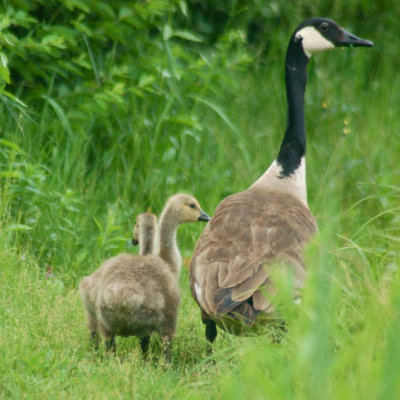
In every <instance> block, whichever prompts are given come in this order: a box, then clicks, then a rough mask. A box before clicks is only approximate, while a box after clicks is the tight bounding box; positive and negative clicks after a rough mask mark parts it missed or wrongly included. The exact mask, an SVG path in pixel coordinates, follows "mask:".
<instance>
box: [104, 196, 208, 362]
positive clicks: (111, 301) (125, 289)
mask: <svg viewBox="0 0 400 400" xmlns="http://www.w3.org/2000/svg"><path fill="white" fill-rule="evenodd" d="M209 219H210V217H209V216H208V215H207V214H206V213H205V212H204V211H203V210H202V209H201V207H200V205H199V203H198V201H197V200H196V199H195V198H193V197H192V196H188V195H185V194H177V195H175V196H173V197H171V198H170V199H169V201H168V202H167V204H166V206H165V208H164V210H163V212H162V215H161V219H160V240H159V254H158V256H154V255H143V256H140V255H139V256H132V255H127V254H121V255H119V256H117V257H115V258H113V259H111V260H108V261H106V263H107V267H106V268H104V272H103V273H102V274H101V278H100V281H99V290H98V296H97V302H96V317H97V321H98V328H99V331H100V333H101V335H102V336H103V337H104V338H105V340H106V344H107V348H109V349H112V350H113V351H116V344H115V336H138V337H139V338H140V346H141V349H142V353H143V355H144V356H146V354H147V351H148V348H149V341H150V335H151V333H152V332H153V331H156V332H158V333H159V335H160V336H161V337H162V340H163V348H164V354H165V359H166V360H167V361H169V360H170V348H171V343H172V339H173V337H174V334H175V329H176V320H177V311H178V306H179V304H180V292H179V287H178V277H179V271H180V267H181V261H182V260H181V256H180V253H179V249H178V247H177V243H176V231H177V228H178V226H179V225H180V224H182V223H186V222H194V221H208V220H209ZM139 231H140V227H139ZM139 245H140V246H141V247H142V244H141V243H140V236H139Z"/></svg>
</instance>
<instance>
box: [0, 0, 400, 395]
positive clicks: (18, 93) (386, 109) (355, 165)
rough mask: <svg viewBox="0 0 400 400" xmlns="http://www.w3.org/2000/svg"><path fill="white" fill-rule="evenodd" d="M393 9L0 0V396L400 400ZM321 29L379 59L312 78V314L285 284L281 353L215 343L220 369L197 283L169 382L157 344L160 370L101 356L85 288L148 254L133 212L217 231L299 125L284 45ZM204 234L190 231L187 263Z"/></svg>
mask: <svg viewBox="0 0 400 400" xmlns="http://www.w3.org/2000/svg"><path fill="white" fill-rule="evenodd" d="M216 3H217V4H216ZM396 6H397V3H396V2H395V1H394V0H387V1H380V2H371V1H367V0H363V1H359V2H351V1H344V0H338V1H335V2H334V4H329V3H328V2H323V1H319V0H318V1H313V2H310V1H306V0H300V1H287V2H279V1H272V2H265V1H261V0H248V1H244V0H242V1H231V2H211V1H208V0H207V1H205V0H202V1H200V0H187V1H185V0H174V1H168V0H151V1H135V2H132V1H116V0H115V1H114V0H112V1H106V0H100V1H92V0H82V1H74V0H57V1H51V2H42V1H37V0H35V1H30V0H14V1H3V2H2V4H1V5H0V17H1V18H0V21H1V22H0V100H1V102H0V108H1V113H0V263H1V268H0V282H1V291H0V304H1V306H0V397H1V398H30V399H32V398H40V399H47V398H48V399H50V398H51V399H54V398H85V399H87V398H96V399H102V398H104V399H109V398H132V397H134V398H137V399H150V398H154V399H158V398H174V399H175V398H190V399H192V398H193V399H197V398H198V399H203V398H221V399H243V398H251V399H307V400H308V399H381V398H382V399H397V398H399V397H400V381H399V379H398V376H399V374H400V346H399V344H398V337H399V335H400V325H399V320H400V318H399V317H400V315H399V314H400V297H399V293H400V290H399V289H400V276H399V271H398V268H399V265H400V202H399V199H400V186H399V175H400V164H399V161H398V154H400V140H399V136H400V131H399V126H400V117H399V113H398V112H397V108H398V107H397V106H398V104H399V102H400V94H399V91H398V90H397V88H398V87H399V86H400V76H399V74H398V70H399V67H400V65H399V60H400V50H399V48H398V44H397V43H398V40H397V38H398V37H399V35H400V27H399V25H398V18H397V15H396V13H395V10H396V9H397V8H396ZM315 15H323V16H328V17H331V18H333V19H335V20H336V21H337V22H339V23H340V24H342V25H343V26H344V27H345V28H346V29H349V30H350V31H352V32H354V33H356V34H357V35H360V36H361V37H365V38H368V39H371V40H373V41H374V42H375V46H374V47H373V48H371V49H345V50H343V51H339V50H336V51H332V52H330V53H327V54H323V55H320V56H316V57H315V58H314V59H313V60H312V61H311V62H310V66H309V80H308V87H307V93H306V123H307V130H308V147H307V169H308V173H307V184H308V196H309V205H310V208H311V210H312V211H313V212H314V214H315V215H316V217H317V221H318V224H319V227H320V234H319V235H318V237H316V238H315V239H314V241H313V243H311V244H310V246H309V248H308V251H307V260H308V263H307V265H308V269H309V277H308V280H307V285H306V288H305V291H304V299H303V302H302V304H301V305H300V306H294V305H291V303H290V302H288V301H286V300H287V299H286V293H287V290H286V289H287V287H286V285H285V281H282V282H281V291H280V293H281V294H282V299H281V301H282V304H285V307H283V308H282V313H283V315H284V316H285V318H286V319H287V321H288V333H287V335H286V336H285V337H284V338H283V340H282V342H281V343H280V344H274V343H272V342H271V340H270V339H269V337H268V334H266V335H263V336H259V337H247V338H240V337H232V336H229V335H227V334H224V333H222V332H220V333H219V335H218V338H217V341H216V346H215V351H214V353H213V356H212V357H211V359H212V360H214V361H215V362H212V360H210V357H207V355H206V351H205V349H206V343H205V339H204V328H203V325H202V323H201V319H200V313H199V311H198V309H197V306H196V305H195V303H194V301H193V300H192V298H191V295H190V292H189V289H188V276H187V270H186V269H185V268H184V269H183V272H182V276H181V280H180V283H181V288H182V297H183V299H182V307H181V309H180V312H179V320H178V331H177V337H176V340H175V343H174V348H173V355H172V358H173V360H172V363H171V365H170V366H166V365H164V363H163V362H162V357H159V355H160V354H161V352H160V342H159V340H158V339H157V338H156V337H154V338H152V345H151V353H152V355H153V359H152V360H151V361H149V362H147V363H146V362H143V361H142V360H141V357H140V353H139V344H138V341H137V339H134V338H130V339H126V340H124V339H120V340H118V346H119V350H118V356H117V357H110V356H108V355H107V354H105V352H104V350H103V349H100V351H99V352H98V353H96V352H94V351H93V350H92V349H90V347H89V345H88V332H87V330H86V326H85V315H84V310H83V306H82V304H81V302H80V299H79V296H78V293H77V285H78V282H79V281H80V279H81V278H82V277H83V276H84V275H86V274H88V273H90V272H91V271H93V270H94V269H95V268H97V267H98V266H99V265H100V263H101V262H102V261H103V260H104V259H106V258H107V257H110V256H112V255H114V254H117V253H119V252H121V251H128V252H134V250H132V249H131V248H130V247H129V246H128V244H127V242H128V239H130V236H131V229H132V226H133V221H134V218H135V215H136V214H137V213H139V212H142V211H143V210H146V209H147V208H149V207H151V209H152V210H153V212H155V213H159V212H160V210H161V208H162V205H163V203H164V202H165V200H166V198H167V197H168V196H170V195H172V194H174V193H176V192H178V191H185V192H188V193H191V194H193V195H195V196H196V197H197V198H198V199H199V201H200V203H201V204H202V207H203V208H204V210H205V211H207V212H208V213H209V214H211V215H212V213H213V210H214V209H215V207H216V205H217V204H218V202H219V201H220V200H221V199H222V198H224V197H225V196H227V195H229V194H231V193H234V192H237V191H240V190H242V189H245V188H246V187H248V185H250V184H251V183H252V182H253V181H254V180H255V179H256V178H257V177H258V176H259V175H260V174H261V173H262V172H263V171H264V170H265V168H266V167H267V166H268V165H269V164H270V162H271V161H272V160H273V159H274V157H275V156H276V154H277V150H278V146H279V143H280V140H281V138H282V135H283V132H284V127H285V119H286V102H285V90H284V81H283V59H284V54H285V51H286V46H287V41H288V38H289V36H290V34H291V33H292V30H293V29H294V28H295V27H296V26H297V24H298V23H300V22H301V21H302V20H303V19H305V18H307V17H309V16H315ZM202 228H203V225H202V224H193V225H190V226H185V227H182V228H181V230H180V231H179V242H180V245H181V249H182V253H183V256H184V257H185V259H186V261H187V259H188V258H189V257H190V255H191V252H192V250H193V247H194V245H195V242H196V240H197V237H198V235H199V234H200V232H201V229H202ZM186 264H187V262H186ZM50 270H51V271H52V273H51V274H49V273H48V272H49V271H50ZM285 299H286V300H285ZM267 333H268V332H267ZM159 358H160V359H161V361H159V360H158V359H159Z"/></svg>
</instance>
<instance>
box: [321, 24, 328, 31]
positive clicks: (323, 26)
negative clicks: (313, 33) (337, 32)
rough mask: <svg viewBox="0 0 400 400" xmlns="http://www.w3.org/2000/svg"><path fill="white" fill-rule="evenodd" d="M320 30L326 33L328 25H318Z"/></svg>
mask: <svg viewBox="0 0 400 400" xmlns="http://www.w3.org/2000/svg"><path fill="white" fill-rule="evenodd" d="M320 28H321V31H322V32H326V31H327V30H328V29H329V24H328V23H327V22H323V23H322V24H321V25H320Z"/></svg>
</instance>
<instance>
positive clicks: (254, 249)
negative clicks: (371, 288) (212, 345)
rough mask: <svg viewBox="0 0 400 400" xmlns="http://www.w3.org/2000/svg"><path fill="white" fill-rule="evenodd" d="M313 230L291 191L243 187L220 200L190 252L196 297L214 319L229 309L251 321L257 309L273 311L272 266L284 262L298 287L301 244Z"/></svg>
mask: <svg viewBox="0 0 400 400" xmlns="http://www.w3.org/2000/svg"><path fill="white" fill-rule="evenodd" d="M317 229H318V228H317V225H316V222H315V219H314V217H313V215H312V214H311V212H310V211H309V209H308V208H307V207H305V206H304V205H303V204H302V203H301V202H300V201H299V200H297V199H296V198H295V197H293V196H291V195H283V194H280V193H260V192H259V191H256V190H251V189H249V190H247V191H245V192H242V193H238V194H235V195H233V196H230V197H228V198H226V199H225V200H223V201H222V202H221V203H220V205H219V206H218V208H217V210H216V212H215V216H214V217H213V218H212V220H211V221H210V222H209V223H208V225H207V226H206V228H205V229H204V231H203V233H202V235H201V237H200V239H199V241H198V243H197V246H196V249H195V251H194V254H193V258H192V262H191V266H190V275H191V287H192V293H193V295H194V297H195V299H196V301H197V302H198V303H199V305H200V307H201V308H202V309H203V310H204V311H205V312H206V313H207V314H209V315H210V316H213V317H214V318H218V317H220V316H221V315H224V314H227V313H230V314H233V315H235V316H236V317H237V318H239V319H241V320H242V321H243V322H245V323H248V324H249V325H250V324H252V323H253V322H254V318H255V317H256V315H257V314H258V313H259V312H260V311H265V312H271V311H273V305H272V304H271V298H273V297H274V295H275V291H276V290H275V288H274V287H273V285H272V282H271V276H272V274H273V271H274V269H276V268H282V265H285V266H289V268H290V269H291V270H292V271H293V274H294V278H295V287H301V285H302V282H303V278H304V275H305V271H304V265H303V260H302V249H303V244H304V242H306V241H308V240H309V239H310V237H311V236H312V234H313V233H314V232H315V231H316V230H317Z"/></svg>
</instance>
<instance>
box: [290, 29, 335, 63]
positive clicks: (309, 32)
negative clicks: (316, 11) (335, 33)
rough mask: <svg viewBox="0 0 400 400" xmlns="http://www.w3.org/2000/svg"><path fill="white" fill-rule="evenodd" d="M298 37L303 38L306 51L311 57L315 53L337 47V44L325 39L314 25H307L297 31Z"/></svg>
mask: <svg viewBox="0 0 400 400" xmlns="http://www.w3.org/2000/svg"><path fill="white" fill-rule="evenodd" d="M296 38H302V39H303V40H302V42H301V43H302V45H303V50H304V53H306V56H307V57H308V58H310V57H311V56H312V55H313V54H315V53H321V52H323V51H326V50H330V49H333V48H335V45H334V44H333V43H332V42H330V41H329V40H327V39H325V38H324V37H323V36H322V35H321V34H320V33H319V32H318V31H317V30H316V29H315V28H314V27H313V26H306V27H305V28H303V29H301V30H299V31H298V32H297V33H296Z"/></svg>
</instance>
